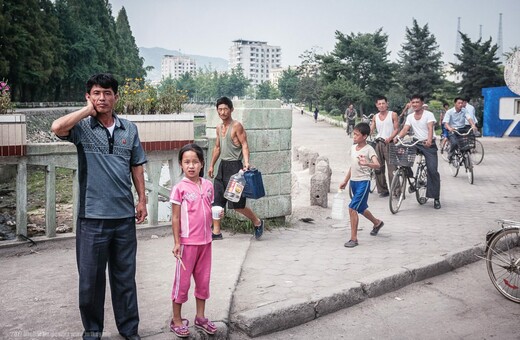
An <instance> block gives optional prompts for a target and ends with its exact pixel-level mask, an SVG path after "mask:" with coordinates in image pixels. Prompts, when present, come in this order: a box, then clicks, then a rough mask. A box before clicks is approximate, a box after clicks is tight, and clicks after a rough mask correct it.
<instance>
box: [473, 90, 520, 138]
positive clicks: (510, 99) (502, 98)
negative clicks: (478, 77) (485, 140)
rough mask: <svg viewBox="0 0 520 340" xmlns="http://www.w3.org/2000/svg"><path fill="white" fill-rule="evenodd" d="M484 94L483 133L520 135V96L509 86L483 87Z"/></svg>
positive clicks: (489, 134) (508, 135)
mask: <svg viewBox="0 0 520 340" xmlns="http://www.w3.org/2000/svg"><path fill="white" fill-rule="evenodd" d="M482 96H484V126H483V135H484V136H492V137H520V96H519V95H517V94H515V93H514V92H512V91H511V90H510V89H509V88H508V87H507V86H501V87H488V88H483V89H482Z"/></svg>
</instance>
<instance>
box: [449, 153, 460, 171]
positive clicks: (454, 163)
mask: <svg viewBox="0 0 520 340" xmlns="http://www.w3.org/2000/svg"><path fill="white" fill-rule="evenodd" d="M448 167H449V168H450V172H451V175H452V176H453V177H457V175H458V174H459V168H460V160H459V154H458V153H457V152H455V153H454V154H453V159H452V160H451V162H449V163H448Z"/></svg>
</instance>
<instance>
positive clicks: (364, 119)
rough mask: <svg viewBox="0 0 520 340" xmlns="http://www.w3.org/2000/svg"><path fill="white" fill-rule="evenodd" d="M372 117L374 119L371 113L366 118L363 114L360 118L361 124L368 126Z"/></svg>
mask: <svg viewBox="0 0 520 340" xmlns="http://www.w3.org/2000/svg"><path fill="white" fill-rule="evenodd" d="M372 117H374V114H373V113H371V114H369V115H368V116H367V115H365V114H363V117H361V122H362V123H367V124H369V125H370V122H371V121H372Z"/></svg>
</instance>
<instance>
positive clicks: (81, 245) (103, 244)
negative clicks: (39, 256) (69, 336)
mask: <svg viewBox="0 0 520 340" xmlns="http://www.w3.org/2000/svg"><path fill="white" fill-rule="evenodd" d="M118 86H119V85H118V82H117V80H116V79H115V78H114V77H113V76H112V75H110V74H107V73H101V74H96V75H94V76H92V77H91V78H90V79H89V80H88V81H87V92H86V94H85V98H86V100H87V104H86V105H85V106H84V107H83V108H81V109H79V110H77V111H74V112H72V113H69V114H67V115H65V116H63V117H61V118H58V119H56V120H55V121H54V122H53V123H52V127H51V129H52V132H54V133H55V134H56V136H58V137H59V138H60V139H65V140H67V141H69V142H72V143H74V144H75V145H76V147H77V150H78V179H79V211H78V221H77V230H76V261H77V266H78V273H79V280H78V282H79V310H80V313H81V321H82V322H83V327H84V329H85V331H84V332H83V339H92V340H93V339H101V336H102V334H103V326H104V311H105V289H106V274H105V271H106V269H107V264H108V276H109V277H110V288H111V295H112V307H113V309H114V317H115V321H116V325H117V330H118V331H119V334H121V335H122V336H123V337H125V338H126V339H140V337H139V334H138V326H139V312H138V309H137V288H136V284H135V271H136V253H137V238H136V231H135V224H136V222H137V223H142V222H143V221H144V220H145V218H146V216H147V215H148V213H147V210H146V193H145V183H144V168H143V164H144V163H146V155H145V153H144V150H143V148H142V146H141V142H140V140H139V134H138V131H137V127H136V126H135V124H134V123H132V122H130V121H128V120H126V119H123V118H119V117H118V116H117V115H116V114H115V112H114V106H115V105H116V102H117V100H118V97H119V95H118V93H117V90H118ZM132 182H133V184H134V186H135V190H136V192H137V196H138V202H137V205H136V204H135V202H134V195H133V193H132V190H131V188H132Z"/></svg>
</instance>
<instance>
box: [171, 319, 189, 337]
mask: <svg viewBox="0 0 520 340" xmlns="http://www.w3.org/2000/svg"><path fill="white" fill-rule="evenodd" d="M181 320H182V326H175V324H174V323H173V319H172V320H171V321H170V331H172V332H173V333H175V335H177V336H178V337H179V338H187V337H189V336H190V330H189V329H188V326H189V325H190V322H189V321H188V320H187V319H181Z"/></svg>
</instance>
